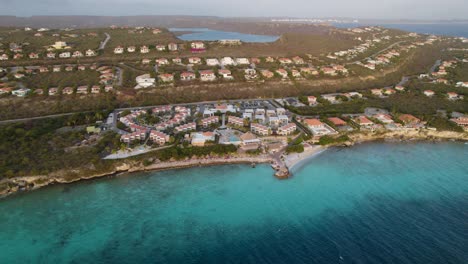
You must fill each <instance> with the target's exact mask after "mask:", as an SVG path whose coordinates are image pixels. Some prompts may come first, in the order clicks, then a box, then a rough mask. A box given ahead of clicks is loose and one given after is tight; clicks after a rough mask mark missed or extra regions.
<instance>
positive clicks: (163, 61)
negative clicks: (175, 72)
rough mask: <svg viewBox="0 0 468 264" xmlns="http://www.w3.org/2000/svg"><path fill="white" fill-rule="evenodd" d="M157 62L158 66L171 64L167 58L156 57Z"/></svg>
mask: <svg viewBox="0 0 468 264" xmlns="http://www.w3.org/2000/svg"><path fill="white" fill-rule="evenodd" d="M156 63H157V64H158V66H163V65H169V60H168V59H166V58H159V59H156Z"/></svg>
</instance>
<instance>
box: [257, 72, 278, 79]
mask: <svg viewBox="0 0 468 264" xmlns="http://www.w3.org/2000/svg"><path fill="white" fill-rule="evenodd" d="M260 73H261V74H262V76H263V77H265V78H267V79H270V78H273V76H275V74H274V73H272V72H271V71H269V70H261V71H260Z"/></svg>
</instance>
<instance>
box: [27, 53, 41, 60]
mask: <svg viewBox="0 0 468 264" xmlns="http://www.w3.org/2000/svg"><path fill="white" fill-rule="evenodd" d="M29 58H30V59H39V54H37V53H34V52H31V53H29Z"/></svg>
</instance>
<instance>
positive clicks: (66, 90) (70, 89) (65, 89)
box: [62, 87, 74, 95]
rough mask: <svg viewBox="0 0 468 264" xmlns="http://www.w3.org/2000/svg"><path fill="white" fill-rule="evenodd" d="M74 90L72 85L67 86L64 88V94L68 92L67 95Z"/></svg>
mask: <svg viewBox="0 0 468 264" xmlns="http://www.w3.org/2000/svg"><path fill="white" fill-rule="evenodd" d="M73 92H74V90H73V88H72V87H65V88H63V89H62V94H67V95H70V94H73Z"/></svg>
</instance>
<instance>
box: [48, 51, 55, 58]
mask: <svg viewBox="0 0 468 264" xmlns="http://www.w3.org/2000/svg"><path fill="white" fill-rule="evenodd" d="M56 56H57V55H56V54H55V53H53V52H48V53H47V55H46V57H47V58H48V59H55V57H56Z"/></svg>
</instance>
